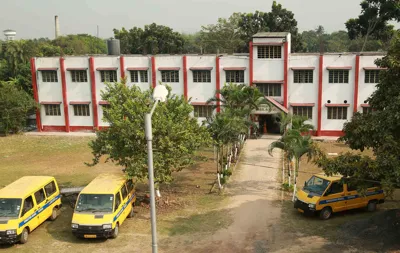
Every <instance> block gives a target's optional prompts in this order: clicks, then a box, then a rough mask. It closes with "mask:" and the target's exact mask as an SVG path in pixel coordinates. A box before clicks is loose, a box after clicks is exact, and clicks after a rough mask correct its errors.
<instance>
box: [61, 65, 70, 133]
mask: <svg viewBox="0 0 400 253" xmlns="http://www.w3.org/2000/svg"><path fill="white" fill-rule="evenodd" d="M64 61H65V59H64V58H62V57H60V72H61V87H62V97H63V107H64V121H65V132H69V131H70V127H69V110H68V99H67V78H66V74H65V64H64Z"/></svg>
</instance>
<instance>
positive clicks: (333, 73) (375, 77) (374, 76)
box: [293, 69, 380, 83]
mask: <svg viewBox="0 0 400 253" xmlns="http://www.w3.org/2000/svg"><path fill="white" fill-rule="evenodd" d="M379 71H380V70H365V78H364V82H365V83H379V73H380V72H379ZM313 75H314V71H313V70H294V71H293V82H294V83H313V82H314V79H313ZM329 83H349V70H346V69H335V70H329Z"/></svg>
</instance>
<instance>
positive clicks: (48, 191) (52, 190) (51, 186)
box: [44, 181, 57, 197]
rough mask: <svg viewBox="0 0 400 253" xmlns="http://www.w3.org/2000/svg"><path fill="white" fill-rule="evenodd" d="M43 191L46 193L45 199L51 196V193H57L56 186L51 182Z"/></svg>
mask: <svg viewBox="0 0 400 253" xmlns="http://www.w3.org/2000/svg"><path fill="white" fill-rule="evenodd" d="M44 190H45V191H46V195H47V197H49V196H51V195H53V193H55V192H56V191H57V188H56V184H55V183H54V181H51V182H50V183H49V184H47V185H46V186H45V187H44Z"/></svg>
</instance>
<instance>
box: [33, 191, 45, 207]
mask: <svg viewBox="0 0 400 253" xmlns="http://www.w3.org/2000/svg"><path fill="white" fill-rule="evenodd" d="M35 199H36V203H37V204H40V203H42V202H43V201H44V200H45V199H46V196H45V195H44V191H43V189H40V190H39V191H37V192H35Z"/></svg>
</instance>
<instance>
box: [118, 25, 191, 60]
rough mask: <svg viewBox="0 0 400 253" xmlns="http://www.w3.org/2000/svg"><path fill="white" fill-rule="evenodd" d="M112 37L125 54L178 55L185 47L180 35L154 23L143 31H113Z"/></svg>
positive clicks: (136, 29) (123, 29)
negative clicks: (119, 43) (119, 42)
mask: <svg viewBox="0 0 400 253" xmlns="http://www.w3.org/2000/svg"><path fill="white" fill-rule="evenodd" d="M114 36H115V38H116V39H119V40H120V41H121V51H122V53H125V54H128V53H129V54H178V53H182V52H183V50H184V45H185V39H184V37H183V36H182V35H181V34H180V33H178V32H175V31H174V30H173V29H172V28H170V27H168V26H163V25H157V24H156V23H152V24H150V25H145V26H144V29H142V28H139V27H133V28H132V29H130V30H129V31H127V30H126V29H125V28H122V29H121V30H118V29H114Z"/></svg>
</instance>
